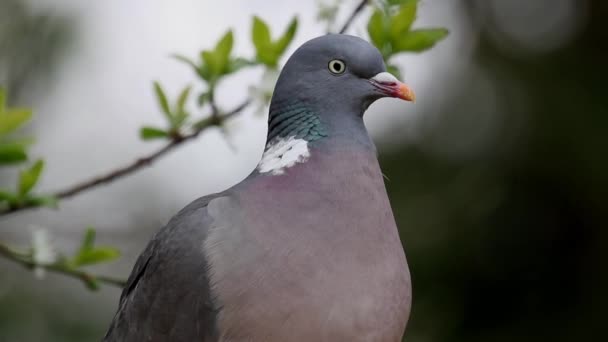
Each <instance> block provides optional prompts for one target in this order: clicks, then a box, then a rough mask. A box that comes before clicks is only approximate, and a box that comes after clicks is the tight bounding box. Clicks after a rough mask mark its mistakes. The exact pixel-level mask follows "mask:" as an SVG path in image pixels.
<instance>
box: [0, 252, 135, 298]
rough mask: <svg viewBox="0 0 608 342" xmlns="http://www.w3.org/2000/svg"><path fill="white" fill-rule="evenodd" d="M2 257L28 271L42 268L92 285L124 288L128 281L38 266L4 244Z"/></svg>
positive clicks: (68, 269)
mask: <svg viewBox="0 0 608 342" xmlns="http://www.w3.org/2000/svg"><path fill="white" fill-rule="evenodd" d="M0 255H2V256H3V257H4V258H5V259H8V260H11V261H13V262H15V263H18V264H20V265H22V266H24V267H25V268H27V269H33V268H36V267H40V268H43V269H45V270H48V271H50V272H55V273H61V274H64V275H67V276H70V277H72V278H76V279H79V280H82V281H83V282H85V283H86V284H91V283H93V282H100V283H105V284H108V285H113V286H117V287H120V288H122V287H124V286H125V283H126V281H125V280H123V279H117V278H112V277H108V276H103V275H96V274H91V273H87V272H85V271H82V270H78V269H74V268H70V267H67V266H65V265H62V264H60V263H54V264H50V265H40V264H37V263H36V262H34V261H33V260H31V258H28V257H27V256H25V255H23V254H22V253H19V252H16V251H14V250H13V249H12V248H10V247H8V246H6V245H4V244H1V243H0Z"/></svg>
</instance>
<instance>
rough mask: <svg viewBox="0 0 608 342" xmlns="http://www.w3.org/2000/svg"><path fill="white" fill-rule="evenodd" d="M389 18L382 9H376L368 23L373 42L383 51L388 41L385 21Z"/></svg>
mask: <svg viewBox="0 0 608 342" xmlns="http://www.w3.org/2000/svg"><path fill="white" fill-rule="evenodd" d="M386 20H387V18H386V17H385V16H384V13H383V12H382V10H380V9H376V10H375V11H374V13H373V14H372V16H371V17H370V18H369V22H368V23H367V33H368V34H369V38H370V39H371V40H372V43H373V44H374V45H375V46H376V47H377V48H378V49H379V50H381V51H382V49H383V48H384V45H385V44H386V43H387V37H386V30H385V21H386Z"/></svg>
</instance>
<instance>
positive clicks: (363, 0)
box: [340, 0, 369, 34]
mask: <svg viewBox="0 0 608 342" xmlns="http://www.w3.org/2000/svg"><path fill="white" fill-rule="evenodd" d="M368 2H369V0H361V2H360V3H359V5H358V6H357V7H356V8H355V10H354V11H353V13H351V14H350V16H349V17H348V19H346V22H345V23H344V26H342V29H340V33H341V34H343V33H345V32H346V30H348V28H349V27H350V25H351V24H352V23H353V20H355V18H356V17H357V16H358V15H359V13H361V11H363V9H364V8H365V5H367V3H368Z"/></svg>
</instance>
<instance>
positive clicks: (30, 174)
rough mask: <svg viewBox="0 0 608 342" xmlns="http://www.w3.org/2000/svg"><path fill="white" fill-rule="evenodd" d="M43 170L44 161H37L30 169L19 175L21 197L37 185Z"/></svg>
mask: <svg viewBox="0 0 608 342" xmlns="http://www.w3.org/2000/svg"><path fill="white" fill-rule="evenodd" d="M43 168H44V161H42V160H38V161H36V162H35V163H34V165H32V167H31V168H29V169H27V170H23V171H21V172H20V173H19V194H20V195H21V196H25V195H26V194H28V193H29V192H30V191H31V190H32V188H33V187H34V186H35V185H36V183H38V179H39V178H40V174H41V173H42V169H43Z"/></svg>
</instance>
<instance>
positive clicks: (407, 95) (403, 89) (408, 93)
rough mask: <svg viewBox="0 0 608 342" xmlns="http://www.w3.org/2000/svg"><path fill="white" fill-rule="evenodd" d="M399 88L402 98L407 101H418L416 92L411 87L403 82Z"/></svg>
mask: <svg viewBox="0 0 608 342" xmlns="http://www.w3.org/2000/svg"><path fill="white" fill-rule="evenodd" d="M399 88H400V89H399V93H400V94H399V95H400V96H399V97H400V98H402V99H403V100H406V101H410V102H416V94H415V93H414V91H413V90H412V89H411V88H410V87H408V86H406V85H405V84H403V83H402V84H401V86H400V87H399Z"/></svg>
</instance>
